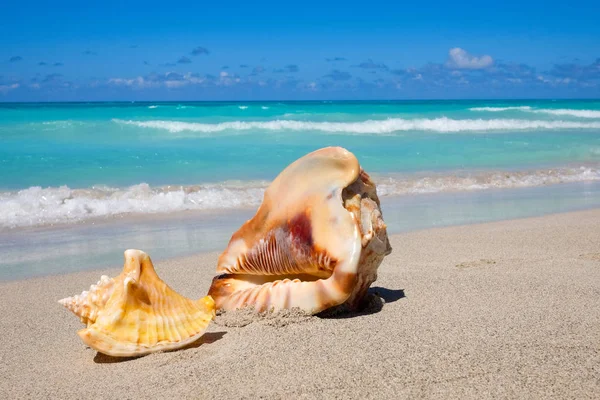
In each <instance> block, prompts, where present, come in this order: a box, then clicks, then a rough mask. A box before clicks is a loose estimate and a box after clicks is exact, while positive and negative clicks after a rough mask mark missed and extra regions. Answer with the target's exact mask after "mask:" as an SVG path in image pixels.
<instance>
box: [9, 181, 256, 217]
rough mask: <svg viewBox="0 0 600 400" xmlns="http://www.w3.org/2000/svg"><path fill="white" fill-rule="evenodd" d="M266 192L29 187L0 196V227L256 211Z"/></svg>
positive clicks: (249, 188) (233, 187)
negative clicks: (195, 212)
mask: <svg viewBox="0 0 600 400" xmlns="http://www.w3.org/2000/svg"><path fill="white" fill-rule="evenodd" d="M266 186H267V183H266V182H262V181H260V182H248V183H244V184H235V183H223V184H211V185H202V186H187V187H180V186H179V187H159V188H152V187H150V186H149V185H148V184H146V183H141V184H139V185H134V186H131V187H128V188H124V189H117V188H109V187H93V188H89V189H71V188H69V187H67V186H60V187H49V188H41V187H39V186H35V187H30V188H28V189H24V190H20V191H18V192H4V193H0V227H19V226H35V225H46V224H54V223H63V222H77V221H83V220H86V219H91V218H97V217H108V216H113V215H120V214H128V213H134V214H152V213H165V212H173V211H183V210H210V209H231V208H241V207H248V206H256V205H258V204H260V202H261V201H262V197H263V193H264V189H265V187H266Z"/></svg>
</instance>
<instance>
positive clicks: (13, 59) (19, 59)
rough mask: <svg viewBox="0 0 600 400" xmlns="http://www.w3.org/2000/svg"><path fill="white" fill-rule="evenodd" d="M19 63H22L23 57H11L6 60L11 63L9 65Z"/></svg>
mask: <svg viewBox="0 0 600 400" xmlns="http://www.w3.org/2000/svg"><path fill="white" fill-rule="evenodd" d="M19 61H23V57H21V56H12V57H11V58H9V59H8V62H11V63H14V62H19Z"/></svg>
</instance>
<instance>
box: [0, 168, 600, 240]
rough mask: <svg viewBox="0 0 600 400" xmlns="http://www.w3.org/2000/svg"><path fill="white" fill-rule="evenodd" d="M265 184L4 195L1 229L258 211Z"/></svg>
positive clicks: (397, 181) (560, 179)
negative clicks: (159, 215) (181, 213)
mask: <svg viewBox="0 0 600 400" xmlns="http://www.w3.org/2000/svg"><path fill="white" fill-rule="evenodd" d="M374 180H375V182H376V183H377V191H378V193H379V195H380V196H381V197H385V196H392V195H407V194H420V193H437V192H452V191H474V190H486V189H507V188H520V187H532V186H541V185H550V184H558V183H568V182H581V181H598V180H600V167H598V166H596V167H590V166H586V167H579V168H555V169H545V170H537V171H517V172H503V171H496V172H479V173H465V172H460V173H451V174H450V173H448V174H446V175H443V174H427V175H426V176H424V175H422V174H421V175H406V176H386V177H377V176H375V177H374ZM268 184H269V183H268V182H266V181H251V182H223V183H220V184H208V185H195V186H183V187H182V186H174V187H169V186H167V187H154V188H153V187H150V186H149V185H148V184H146V183H142V184H139V185H134V186H131V187H128V188H123V189H117V188H109V187H101V186H99V187H92V188H88V189H71V188H69V187H67V186H61V187H49V188H41V187H37V186H36V187H30V188H28V189H25V190H20V191H18V192H3V193H2V192H0V227H4V228H7V227H8V228H14V227H25V226H37V225H47V224H58V223H69V222H79V221H85V220H88V219H93V218H98V217H112V216H116V215H123V214H157V213H169V212H175V211H184V210H215V209H237V208H243V207H257V206H258V205H259V204H260V203H261V202H262V198H263V194H264V190H265V189H266V187H267V186H268Z"/></svg>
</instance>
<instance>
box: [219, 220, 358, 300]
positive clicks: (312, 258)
mask: <svg viewBox="0 0 600 400" xmlns="http://www.w3.org/2000/svg"><path fill="white" fill-rule="evenodd" d="M277 238H279V239H280V240H279V241H278V240H277ZM281 239H283V240H281ZM336 264H337V260H334V259H332V257H331V256H330V255H329V254H328V253H327V252H326V251H325V250H323V249H320V248H319V247H318V246H316V245H315V243H314V241H313V237H312V225H311V221H310V210H307V211H306V212H304V213H300V214H297V215H296V216H294V217H293V218H291V219H289V221H288V222H287V224H286V225H285V226H284V227H283V228H277V229H275V230H274V231H270V232H269V234H268V235H267V238H265V239H264V240H261V241H260V242H259V243H258V244H257V246H255V247H254V248H253V249H251V250H250V251H248V252H247V253H244V254H242V255H240V257H238V259H237V265H236V269H237V270H238V271H244V272H245V273H247V274H252V273H256V274H261V275H267V277H265V276H261V278H262V279H258V280H256V282H257V283H259V284H263V285H262V286H260V287H258V288H257V287H248V288H246V289H239V288H238V290H234V289H233V286H232V282H233V281H237V280H238V279H245V280H247V281H252V278H251V277H248V276H246V275H243V274H221V275H218V276H216V277H215V278H214V279H213V283H212V285H211V288H210V290H209V293H208V294H209V295H210V296H212V297H213V298H215V299H216V302H217V308H220V306H221V305H222V304H220V302H219V299H223V298H225V297H229V296H232V295H233V296H234V297H236V298H237V301H239V302H240V303H244V304H254V303H255V302H256V300H257V298H258V297H260V296H261V294H262V293H263V292H268V291H269V290H272V289H274V288H276V287H277V286H279V285H281V286H286V285H290V284H294V283H300V282H301V280H300V279H298V277H302V278H304V279H305V280H318V278H329V277H330V276H331V274H332V271H333V270H334V268H335V266H336ZM315 267H316V268H317V269H316V270H315V271H313V272H314V274H315V275H313V276H310V275H309V274H300V272H302V271H306V270H310V269H311V268H312V269H314V268H315ZM286 272H287V274H286ZM269 275H271V278H269V277H268V276H269ZM290 278H291V279H290ZM348 281H349V278H348V277H345V276H342V279H341V280H340V282H339V283H338V282H337V281H336V282H335V288H336V290H338V291H342V290H343V291H347V290H348V283H347V282H348ZM266 284H268V285H266ZM234 292H235V293H234ZM317 293H318V295H319V296H320V297H321V298H322V299H323V301H325V299H327V298H329V297H330V296H328V295H327V290H326V289H324V288H321V289H319V290H317ZM285 296H286V298H285V300H284V302H283V308H289V305H290V303H291V296H292V293H291V292H290V291H288V292H287V293H286V294H285ZM260 311H265V310H264V309H260Z"/></svg>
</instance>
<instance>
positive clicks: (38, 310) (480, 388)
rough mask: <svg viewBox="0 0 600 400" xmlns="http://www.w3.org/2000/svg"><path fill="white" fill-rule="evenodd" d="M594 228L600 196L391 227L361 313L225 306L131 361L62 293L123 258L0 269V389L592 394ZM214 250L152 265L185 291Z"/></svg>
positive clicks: (599, 265) (36, 393)
mask: <svg viewBox="0 0 600 400" xmlns="http://www.w3.org/2000/svg"><path fill="white" fill-rule="evenodd" d="M598 237H600V209H593V210H587V211H577V212H570V213H561V214H552V215H547V216H542V217H535V218H526V219H517V220H508V221H497V222H488V223H483V224H476V225H466V226H451V227H442V228H433V229H426V230H420V231H414V232H409V233H402V234H395V235H392V236H391V238H390V239H391V243H392V247H393V252H392V254H391V255H390V256H388V257H386V258H385V260H384V262H383V264H382V265H381V267H380V268H379V277H378V280H377V281H376V282H375V283H374V284H373V285H372V289H371V293H372V294H373V296H372V299H373V301H372V303H373V304H374V306H373V307H372V308H370V309H368V310H367V311H365V312H362V313H355V314H345V315H337V316H335V315H334V316H329V317H327V316H313V317H308V318H296V319H294V318H287V319H286V318H283V317H282V318H279V319H276V320H269V319H267V320H264V319H260V318H259V319H256V318H255V319H252V318H250V319H249V320H248V317H246V320H245V321H242V322H243V323H239V322H240V320H239V319H238V320H235V315H234V316H233V317H234V321H233V323H232V321H231V318H227V319H226V318H223V317H218V318H217V320H216V321H215V322H214V323H212V324H211V325H210V327H209V329H208V331H207V333H206V334H205V335H204V336H203V337H202V338H201V339H200V340H199V341H198V342H195V343H194V344H193V345H191V346H188V347H187V348H185V349H182V350H179V351H174V352H167V353H157V354H151V355H148V356H145V357H141V358H136V359H124V360H120V359H114V358H111V357H107V356H103V355H101V354H97V353H96V352H95V351H93V350H91V349H89V348H86V347H85V346H84V345H83V343H82V342H81V341H80V340H79V338H78V337H77V335H76V331H77V330H78V329H81V328H82V327H83V325H82V324H81V323H80V322H79V321H78V319H77V318H76V317H75V316H74V315H72V314H71V313H70V312H68V311H67V310H65V309H64V308H62V307H61V306H60V305H58V304H57V303H56V301H57V300H58V299H60V298H62V297H65V296H69V295H73V294H75V293H80V292H81V291H82V290H84V289H86V288H88V287H89V285H90V284H92V283H95V282H96V281H97V280H98V278H99V276H100V274H103V273H104V274H109V275H116V274H117V273H119V271H120V268H121V265H122V262H120V263H119V264H116V265H114V266H113V268H110V269H102V270H94V271H82V272H77V273H72V274H64V275H56V276H51V277H37V278H31V279H27V280H20V281H9V282H2V283H0V289H2V290H0V313H2V315H3V318H2V319H0V333H1V334H2V335H3V336H4V337H10V338H11V341H7V342H6V343H5V350H4V351H3V355H2V357H1V358H0V373H2V375H3V376H4V377H5V379H3V380H2V381H0V393H3V394H5V395H6V397H11V398H25V397H26V398H47V397H55V396H60V397H61V398H65V399H75V398H82V397H86V398H87V397H99V396H106V395H107V394H108V393H109V394H110V397H127V398H143V397H148V396H154V397H156V396H158V397H167V396H175V397H177V398H215V397H226V398H257V397H261V398H266V399H280V398H289V397H290V396H291V397H301V396H305V397H307V398H320V397H336V398H356V397H361V398H398V396H400V397H438V398H477V399H486V398H523V397H529V398H532V397H536V398H593V397H594V396H596V395H597V393H598V391H599V390H600V368H599V365H600V347H599V345H598V344H599V343H600V303H599V302H598V301H597V299H598V294H599V293H600V243H598V241H597V238H598ZM150 255H151V256H152V254H150ZM119 256H120V255H119ZM120 257H121V256H120ZM217 257H218V253H215V252H213V253H203V254H197V255H193V256H189V257H182V258H176V259H169V260H163V261H156V260H154V261H155V262H154V264H155V267H156V270H157V272H158V274H159V276H160V277H161V278H162V279H163V280H164V281H165V282H166V283H168V284H169V286H171V287H172V288H173V289H174V290H176V291H177V292H179V293H181V294H183V295H185V296H187V297H190V298H199V297H201V296H203V295H204V294H205V293H206V292H207V290H208V287H209V285H210V281H211V279H212V277H213V276H214V271H215V269H214V268H215V265H216V260H217ZM120 259H121V260H122V258H120ZM228 314H229V313H226V314H225V315H228ZM240 318H241V317H240ZM236 323H237V325H236ZM290 365H294V366H295V368H290V367H289V366H290ZM231 376H235V379H231ZM131 382H135V385H132V384H131Z"/></svg>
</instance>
